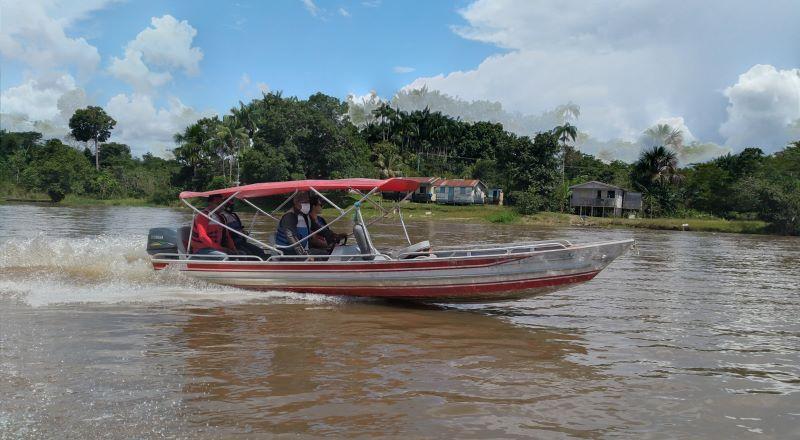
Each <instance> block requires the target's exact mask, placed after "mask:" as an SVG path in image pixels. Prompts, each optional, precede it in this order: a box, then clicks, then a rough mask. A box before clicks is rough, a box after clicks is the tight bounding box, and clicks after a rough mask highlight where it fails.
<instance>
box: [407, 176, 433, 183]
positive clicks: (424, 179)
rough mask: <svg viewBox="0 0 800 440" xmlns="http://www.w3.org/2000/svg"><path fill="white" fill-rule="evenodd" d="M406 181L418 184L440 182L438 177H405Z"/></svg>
mask: <svg viewBox="0 0 800 440" xmlns="http://www.w3.org/2000/svg"><path fill="white" fill-rule="evenodd" d="M406 179H408V180H413V181H415V182H419V183H434V182H436V181H437V180H440V178H439V177H406Z"/></svg>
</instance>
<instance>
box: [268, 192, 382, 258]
mask: <svg viewBox="0 0 800 440" xmlns="http://www.w3.org/2000/svg"><path fill="white" fill-rule="evenodd" d="M377 190H378V188H377V187H376V188H373V189H372V190H371V191H370V192H368V193H367V194H363V197H361V199H360V200H359V201H358V202H356V203H355V204H353V206H351V207H349V208H347V209H346V210H344V211H343V212H342V214H340V215H339V217H336V218H335V219H333V220H331V222H330V223H328V224H327V225H325V226H323V227H321V228H319V229H317V230H316V231H314V232H312V233H311V234H308V235H307V236H306V237H304V238H303V239H302V240H297V241H296V242H294V243H293V244H289V245H285V246H283V245H280V246H279V245H276V247H277V248H279V249H289V248H291V247H294V246H297V245H298V244H302V243H304V242H306V241H308V240H310V239H311V237H313V236H315V235H317V234H319V233H320V232H322V231H323V230H325V229H328V228H330V226H331V225H333V224H334V223H336V222H337V221H339V220H341V219H342V218H344V217H345V216H346V215H347V214H348V213H349V212H350V211H352V210H353V208H355V207H356V205H357V204H360V203H361V202H363V201H364V200H365V199H368V197H369V196H371V195H372V194H374V193H375V191H377ZM355 191H358V190H355ZM292 197H294V196H292Z"/></svg>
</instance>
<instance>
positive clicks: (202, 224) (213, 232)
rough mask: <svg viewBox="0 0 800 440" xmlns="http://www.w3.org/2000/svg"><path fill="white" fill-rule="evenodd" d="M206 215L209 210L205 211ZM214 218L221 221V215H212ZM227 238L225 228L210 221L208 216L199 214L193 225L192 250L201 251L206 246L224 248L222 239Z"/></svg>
mask: <svg viewBox="0 0 800 440" xmlns="http://www.w3.org/2000/svg"><path fill="white" fill-rule="evenodd" d="M203 212H204V213H205V214H206V215H207V214H208V212H206V211H203ZM211 218H213V219H214V220H217V221H220V222H221V219H220V218H219V216H217V215H216V214H214V215H213V216H211ZM224 238H225V228H223V227H222V226H220V225H218V224H216V223H214V222H212V221H210V220H209V219H208V218H206V217H204V216H202V215H197V216H195V219H194V225H193V226H192V250H193V251H199V250H200V249H204V248H212V249H217V250H222V249H223V246H222V240H223V239H224Z"/></svg>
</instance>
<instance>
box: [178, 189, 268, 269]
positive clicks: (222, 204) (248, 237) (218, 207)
mask: <svg viewBox="0 0 800 440" xmlns="http://www.w3.org/2000/svg"><path fill="white" fill-rule="evenodd" d="M237 194H239V193H238V192H235V193H233V194H232V195H231V196H230V197H228V198H227V199H225V201H224V202H222V203H220V204H219V206H217V207H216V208H215V209H214V210H213V211H211V212H209V213H208V214H206V213H205V212H203V211H201V210H199V209H197V208H195V207H194V205H192V204H191V203H189V202H187V201H186V199H181V201H182V202H183V204H184V205H186V206H188V207H189V208H190V209H191V210H192V211H194V212H195V213H197V214H200V215H202V216H203V217H205V218H207V219H208V220H209V221H211V222H212V223H214V224H217V225H220V226H222V227H223V228H225V229H227V230H229V231H231V232H233V233H234V234H236V235H239V236H241V237H244V238H245V239H246V240H253V241H254V242H256V243H258V244H260V245H261V246H264V247H265V248H267V249H269V250H271V251H275V252H277V253H279V254H281V255H283V251H281V250H280V249H278V248H276V247H274V246H270V245H268V244H266V243H264V242H262V241H261V240H257V239H255V238H253V237H250V236H249V235H246V234H242V233H241V232H239V231H237V230H235V229H233V228H231V227H229V226H228V225H226V224H224V223H221V222H219V221H217V220H215V219H213V218H211V216H212V215H214V213H216V212H217V211H218V210H219V209H220V208H221V207H223V206H225V204H226V203H228V202H229V201H230V200H231V199H233V198H234V197H236V195H237ZM195 217H196V215H195ZM192 225H194V221H192ZM189 240H190V241H191V236H190V237H189Z"/></svg>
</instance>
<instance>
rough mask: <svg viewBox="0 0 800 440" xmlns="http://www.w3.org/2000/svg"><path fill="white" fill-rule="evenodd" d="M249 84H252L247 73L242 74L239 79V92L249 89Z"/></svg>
mask: <svg viewBox="0 0 800 440" xmlns="http://www.w3.org/2000/svg"><path fill="white" fill-rule="evenodd" d="M250 84H252V80H251V79H250V75H248V74H247V73H243V74H242V77H241V78H239V91H240V92H243V91H245V90H247V88H248V87H250Z"/></svg>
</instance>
